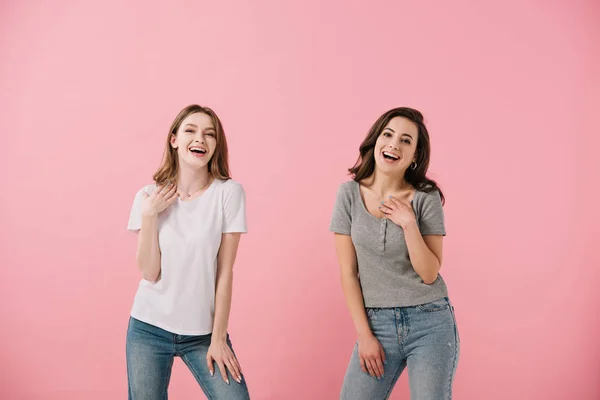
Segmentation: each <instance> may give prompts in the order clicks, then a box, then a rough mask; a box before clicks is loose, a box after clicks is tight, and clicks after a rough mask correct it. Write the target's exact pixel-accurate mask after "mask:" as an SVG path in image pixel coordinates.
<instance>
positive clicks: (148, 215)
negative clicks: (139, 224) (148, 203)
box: [142, 211, 158, 219]
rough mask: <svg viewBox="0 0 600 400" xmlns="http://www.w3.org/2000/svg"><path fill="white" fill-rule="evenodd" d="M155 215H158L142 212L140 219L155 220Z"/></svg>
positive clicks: (151, 212) (152, 212)
mask: <svg viewBox="0 0 600 400" xmlns="http://www.w3.org/2000/svg"><path fill="white" fill-rule="evenodd" d="M157 215H158V213H156V212H154V211H142V218H145V219H152V218H156V216H157Z"/></svg>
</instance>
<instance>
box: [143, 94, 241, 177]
mask: <svg viewBox="0 0 600 400" xmlns="http://www.w3.org/2000/svg"><path fill="white" fill-rule="evenodd" d="M196 113H204V114H206V115H208V116H209V117H210V118H211V119H212V123H213V125H214V126H215V131H216V141H217V146H216V148H215V152H214V154H213V156H212V158H211V160H210V162H209V164H208V172H209V173H211V174H212V175H213V176H214V178H215V179H221V180H227V179H231V176H230V175H229V160H228V152H227V139H226V138H225V131H224V130H223V124H221V120H220V119H219V117H218V116H217V114H216V113H215V112H214V111H213V110H211V109H210V108H208V107H202V106H199V105H197V104H192V105H189V106H187V107H186V108H184V109H183V110H181V111H180V112H179V114H178V115H177V117H175V120H174V121H173V123H172V124H171V128H170V129H169V134H168V135H167V144H166V146H165V152H164V155H163V160H162V165H161V166H160V168H159V169H158V171H156V173H155V174H154V181H155V182H156V184H157V185H164V184H165V183H167V182H170V181H174V180H175V178H176V177H177V172H178V171H179V159H178V158H177V149H175V148H173V146H171V136H172V135H177V131H178V130H179V127H180V126H181V123H182V122H183V120H184V119H186V118H187V117H189V116H190V115H192V114H196Z"/></svg>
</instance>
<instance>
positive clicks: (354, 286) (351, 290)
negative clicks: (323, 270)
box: [342, 275, 373, 337]
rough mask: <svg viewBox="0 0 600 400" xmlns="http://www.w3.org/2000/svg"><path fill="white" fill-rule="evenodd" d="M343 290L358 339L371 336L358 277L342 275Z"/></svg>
mask: <svg viewBox="0 0 600 400" xmlns="http://www.w3.org/2000/svg"><path fill="white" fill-rule="evenodd" d="M342 290H343V292H344V297H345V298H346V304H347V305H348V309H349V310H350V316H351V317H352V321H354V327H355V328H356V332H357V334H358V337H365V336H370V335H372V334H373V332H371V327H370V326H369V321H368V320H367V314H366V313H365V304H364V301H363V295H362V289H361V287H360V282H359V280H358V277H357V276H349V275H342Z"/></svg>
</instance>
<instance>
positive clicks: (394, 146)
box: [390, 143, 398, 150]
mask: <svg viewBox="0 0 600 400" xmlns="http://www.w3.org/2000/svg"><path fill="white" fill-rule="evenodd" d="M390 149H393V150H398V147H397V146H396V145H395V144H393V143H390Z"/></svg>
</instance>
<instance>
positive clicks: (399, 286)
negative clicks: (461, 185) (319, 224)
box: [329, 180, 448, 308]
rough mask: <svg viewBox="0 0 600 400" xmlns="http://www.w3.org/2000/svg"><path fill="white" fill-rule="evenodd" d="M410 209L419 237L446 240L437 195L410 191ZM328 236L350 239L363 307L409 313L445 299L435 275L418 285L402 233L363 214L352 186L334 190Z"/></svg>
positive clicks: (384, 221) (355, 185)
mask: <svg viewBox="0 0 600 400" xmlns="http://www.w3.org/2000/svg"><path fill="white" fill-rule="evenodd" d="M412 207H413V210H414V211H415V216H416V218H417V223H418V224H419V230H420V231H421V234H422V235H444V236H445V235H446V230H445V226H444V211H443V209H442V202H441V198H440V194H439V192H438V191H432V192H430V193H426V192H422V191H416V192H415V195H414V197H413V200H412ZM329 230H330V231H332V232H335V233H340V234H343V235H350V236H351V238H352V243H354V248H355V250H356V258H357V261H358V273H359V275H360V285H361V288H362V293H363V298H364V302H365V307H381V308H383V307H409V306H415V305H419V304H424V303H428V302H430V301H434V300H438V299H441V298H444V297H446V296H447V295H448V291H447V289H446V284H445V283H444V280H443V279H442V277H441V275H438V278H437V279H436V281H435V282H434V283H433V284H431V285H427V284H425V283H423V280H422V279H421V277H420V276H419V275H418V274H417V273H416V272H415V270H414V268H413V266H412V264H411V262H410V258H409V256H408V248H407V247H406V241H405V239H404V231H403V230H402V228H401V227H400V226H398V225H396V224H395V223H393V222H392V221H390V220H388V219H386V218H377V217H375V216H374V215H373V214H371V213H369V212H368V211H367V209H366V207H365V204H364V202H363V200H362V197H361V195H360V188H359V184H358V182H356V181H354V180H352V181H349V182H345V183H343V184H342V185H341V186H340V188H339V190H338V194H337V200H336V203H335V208H334V210H333V217H332V219H331V225H330V227H329Z"/></svg>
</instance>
